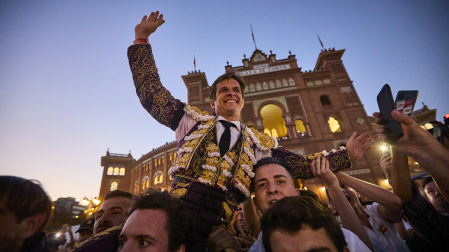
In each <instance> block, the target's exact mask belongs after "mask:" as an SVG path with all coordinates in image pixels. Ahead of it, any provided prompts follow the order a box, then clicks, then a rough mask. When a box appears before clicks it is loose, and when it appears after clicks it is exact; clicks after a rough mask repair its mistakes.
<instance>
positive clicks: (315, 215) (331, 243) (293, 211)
mask: <svg viewBox="0 0 449 252" xmlns="http://www.w3.org/2000/svg"><path fill="white" fill-rule="evenodd" d="M261 229H262V242H263V245H264V247H265V250H266V251H267V252H270V251H287V252H288V251H295V252H298V251H300V252H301V251H330V252H337V251H338V252H343V251H349V249H348V247H347V243H346V240H345V237H344V235H343V231H342V230H341V228H340V224H339V223H338V221H337V220H336V219H335V217H334V216H333V215H332V211H331V210H330V209H329V208H328V207H326V206H324V205H323V204H319V203H318V202H317V201H316V200H315V199H314V198H312V197H285V198H283V199H281V200H279V201H277V202H276V203H275V204H274V205H273V206H272V207H270V208H269V209H268V210H267V211H266V212H265V213H264V214H263V216H262V219H261Z"/></svg>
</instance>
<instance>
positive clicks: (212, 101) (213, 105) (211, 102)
mask: <svg viewBox="0 0 449 252" xmlns="http://www.w3.org/2000/svg"><path fill="white" fill-rule="evenodd" d="M210 107H211V108H212V110H214V111H215V100H214V99H210Z"/></svg>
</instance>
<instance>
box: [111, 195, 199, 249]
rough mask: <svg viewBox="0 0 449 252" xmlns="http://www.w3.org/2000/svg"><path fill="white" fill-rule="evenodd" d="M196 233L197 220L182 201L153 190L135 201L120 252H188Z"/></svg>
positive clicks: (123, 234) (122, 233)
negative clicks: (193, 235)
mask: <svg viewBox="0 0 449 252" xmlns="http://www.w3.org/2000/svg"><path fill="white" fill-rule="evenodd" d="M192 231H193V218H192V217H191V216H190V215H189V214H188V213H187V212H186V211H185V208H184V207H183V206H182V205H181V201H180V200H179V198H177V197H175V196H173V195H171V194H170V193H169V192H167V191H164V192H162V191H159V190H155V189H149V190H148V191H147V192H145V193H143V194H141V195H139V196H137V197H135V198H134V201H133V205H132V207H131V211H130V215H129V218H128V220H127V221H126V223H125V226H124V227H123V230H122V232H121V233H120V238H119V244H120V248H119V250H118V251H120V252H126V251H137V250H139V251H185V249H186V247H187V248H188V247H189V245H188V242H189V240H190V239H189V237H190V236H189V235H190V234H191V233H192Z"/></svg>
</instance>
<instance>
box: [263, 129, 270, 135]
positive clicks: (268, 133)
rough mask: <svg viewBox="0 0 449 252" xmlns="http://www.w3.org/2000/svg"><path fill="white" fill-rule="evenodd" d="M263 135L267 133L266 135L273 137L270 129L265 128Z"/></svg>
mask: <svg viewBox="0 0 449 252" xmlns="http://www.w3.org/2000/svg"><path fill="white" fill-rule="evenodd" d="M263 133H265V134H267V135H269V136H271V131H270V130H269V129H267V128H265V129H264V130H263Z"/></svg>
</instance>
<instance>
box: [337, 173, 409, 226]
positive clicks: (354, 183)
mask: <svg viewBox="0 0 449 252" xmlns="http://www.w3.org/2000/svg"><path fill="white" fill-rule="evenodd" d="M335 175H336V176H337V178H338V181H340V184H343V185H347V186H349V187H351V188H353V189H355V190H356V191H357V192H359V193H361V194H363V195H365V196H367V197H368V198H369V199H370V200H372V201H374V202H377V203H379V207H378V208H377V211H378V212H379V214H380V216H382V217H383V218H384V219H386V220H388V221H391V222H395V221H398V220H399V219H400V218H399V217H400V213H401V209H402V201H401V199H400V198H399V196H398V195H396V194H394V193H392V192H389V191H387V190H385V189H384V188H381V187H379V186H377V185H374V184H371V183H368V182H366V181H363V180H360V179H357V178H354V177H351V176H349V175H346V174H344V173H343V172H337V173H336V174H335Z"/></svg>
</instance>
